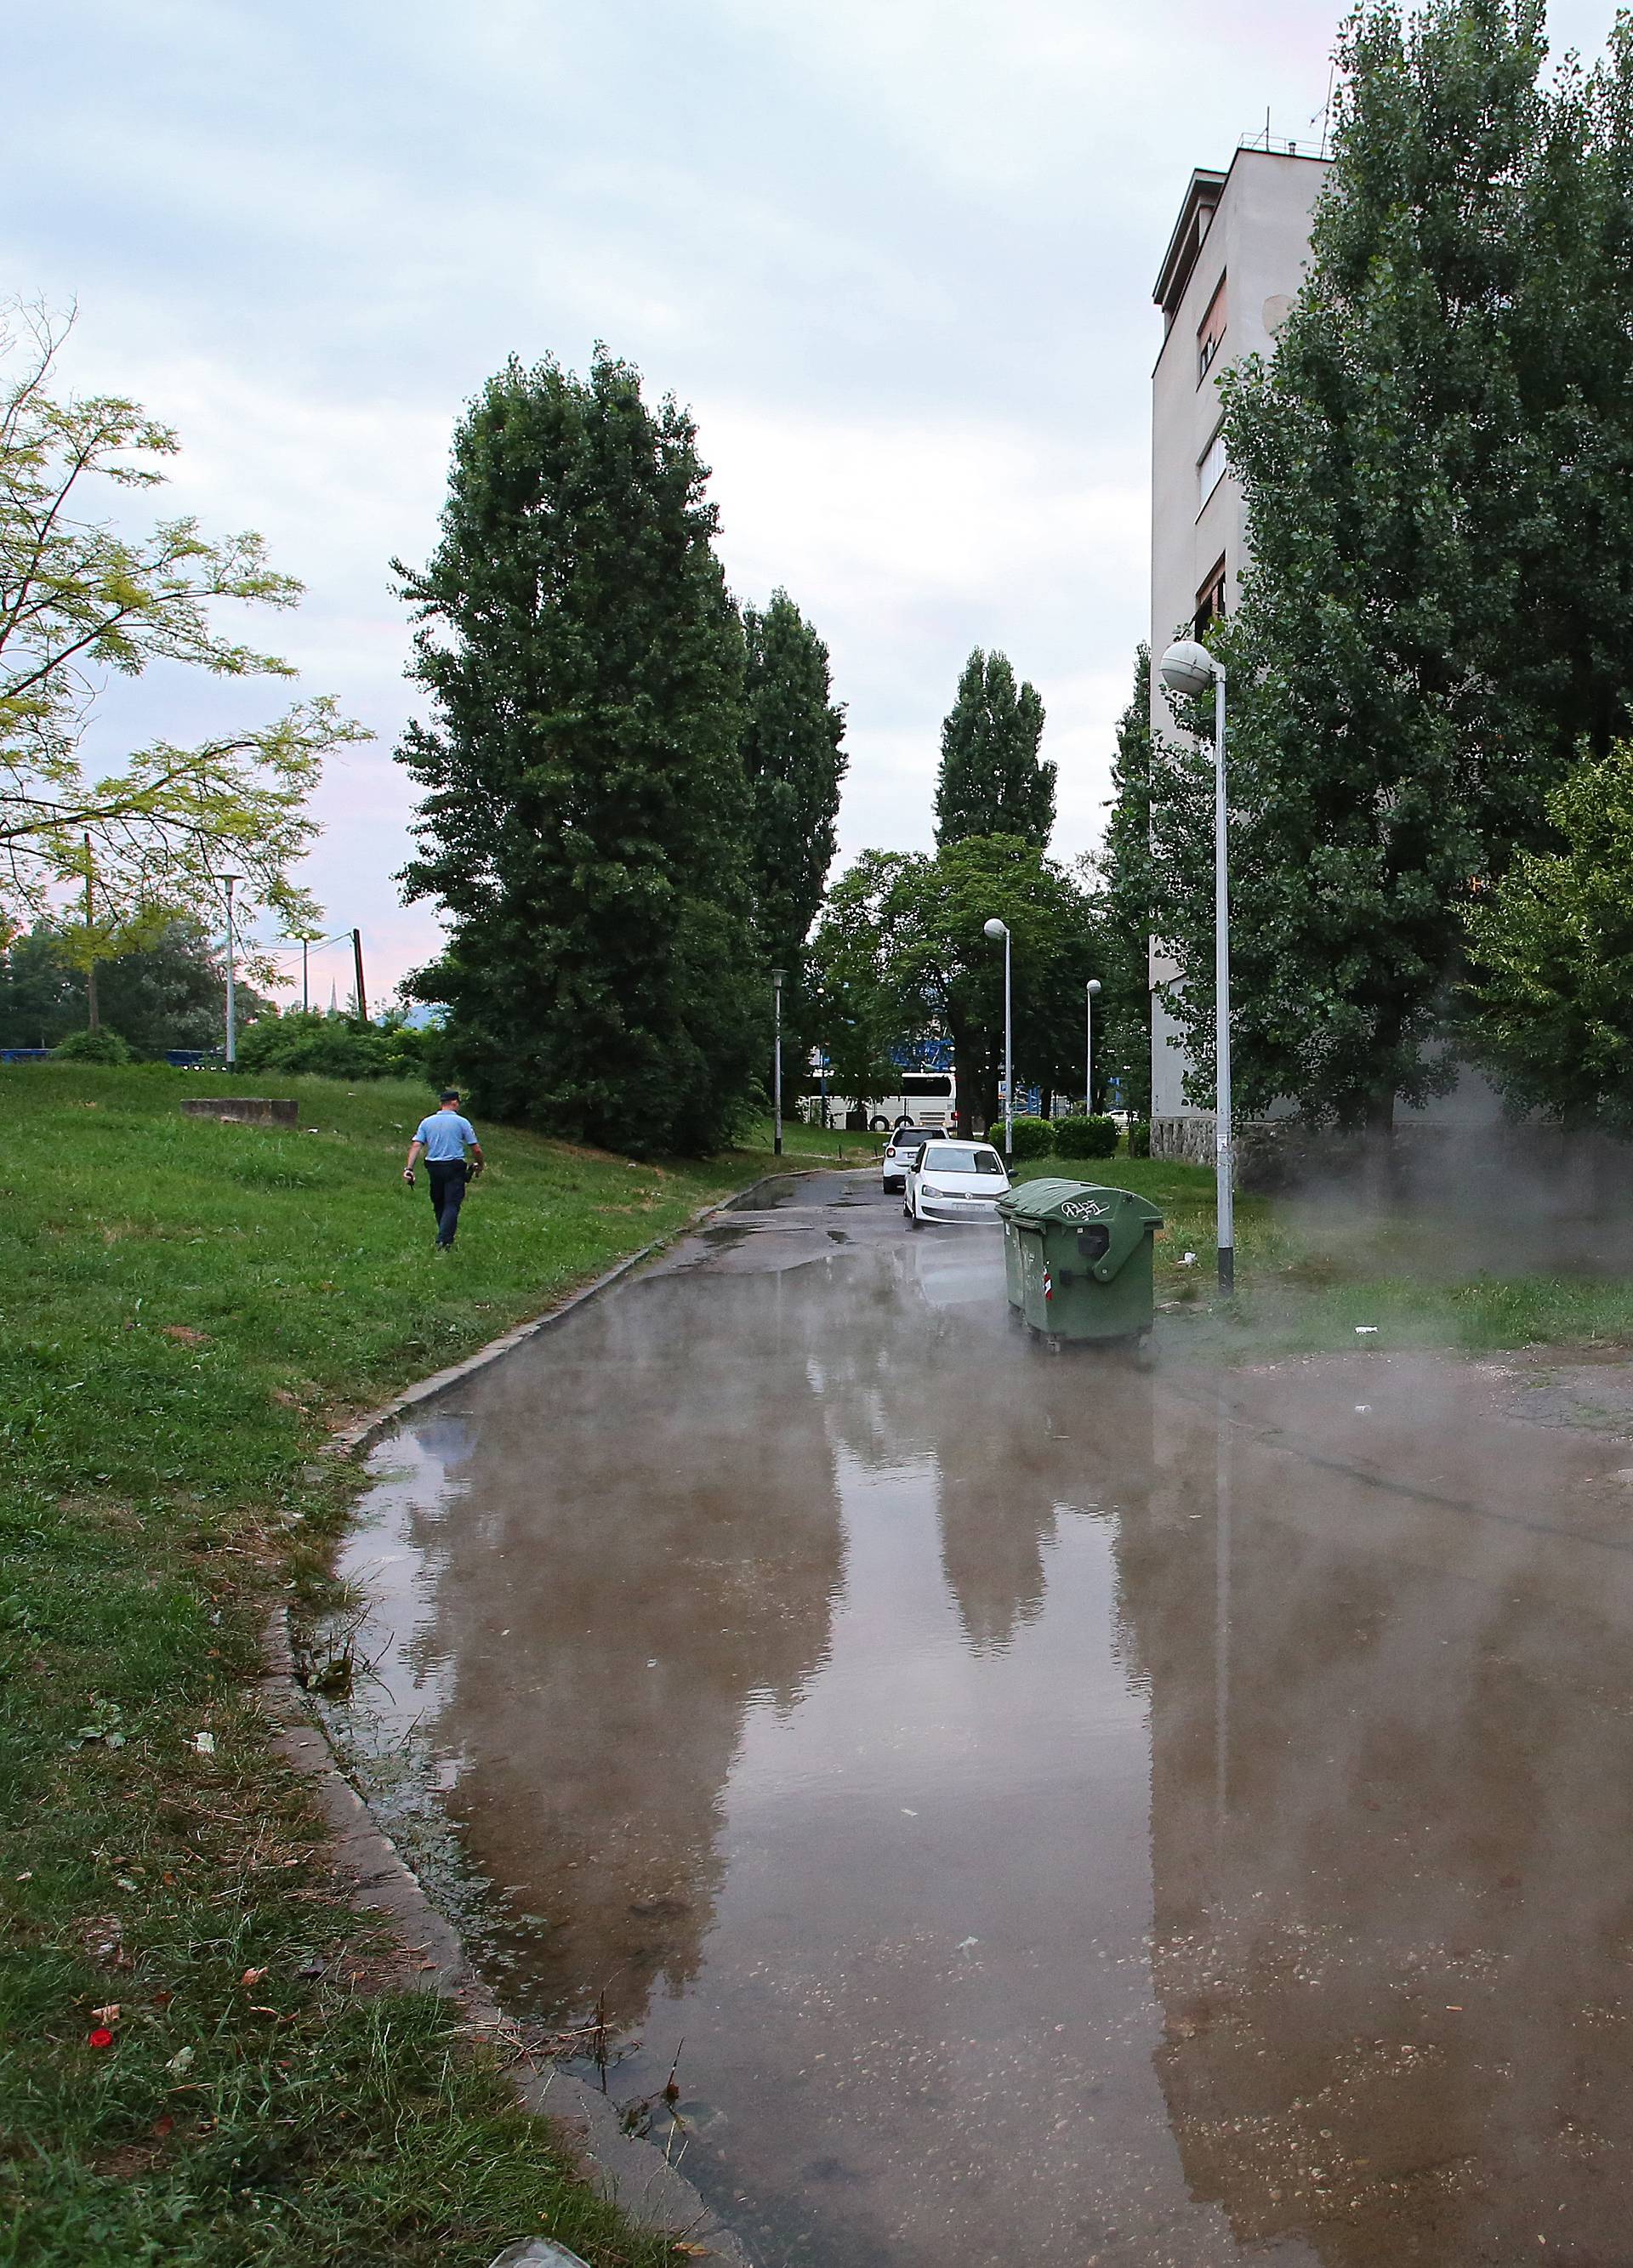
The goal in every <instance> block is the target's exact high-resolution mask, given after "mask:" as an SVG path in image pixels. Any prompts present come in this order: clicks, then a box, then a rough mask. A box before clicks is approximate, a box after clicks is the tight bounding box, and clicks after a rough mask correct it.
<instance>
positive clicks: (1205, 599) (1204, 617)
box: [1193, 556, 1225, 638]
mask: <svg viewBox="0 0 1633 2268" xmlns="http://www.w3.org/2000/svg"><path fill="white" fill-rule="evenodd" d="M1224 610H1225V563H1224V559H1223V556H1221V558H1220V560H1219V563H1218V564H1217V565H1216V567H1215V569H1214V571H1213V572H1212V574H1211V575H1209V577H1208V580H1207V581H1206V582H1205V583H1204V584H1203V585H1202V587H1201V590H1200V591H1199V592H1198V593H1197V594H1196V620H1195V623H1194V625H1193V631H1194V635H1195V636H1196V637H1199V638H1205V637H1207V636H1208V627H1209V625H1210V624H1211V623H1213V622H1218V621H1220V620H1221V619H1222V618H1223V614H1224Z"/></svg>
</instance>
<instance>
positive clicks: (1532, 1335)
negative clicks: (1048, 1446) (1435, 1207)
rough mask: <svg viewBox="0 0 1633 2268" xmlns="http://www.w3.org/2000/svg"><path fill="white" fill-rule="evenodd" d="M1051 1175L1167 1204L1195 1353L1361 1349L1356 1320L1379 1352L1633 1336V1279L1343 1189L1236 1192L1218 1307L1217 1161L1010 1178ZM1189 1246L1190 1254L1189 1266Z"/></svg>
mask: <svg viewBox="0 0 1633 2268" xmlns="http://www.w3.org/2000/svg"><path fill="white" fill-rule="evenodd" d="M1046 1174H1059V1175H1062V1176H1064V1177H1066V1178H1068V1179H1071V1180H1075V1181H1085V1182H1105V1183H1109V1184H1110V1185H1112V1187H1114V1188H1118V1189H1137V1190H1139V1192H1140V1194H1141V1195H1142V1197H1149V1198H1150V1200H1151V1202H1152V1203H1153V1204H1158V1205H1160V1206H1161V1207H1162V1209H1163V1213H1164V1227H1163V1228H1162V1229H1160V1230H1159V1231H1158V1233H1157V1243H1156V1296H1157V1299H1158V1300H1159V1302H1166V1303H1169V1314H1170V1315H1171V1322H1169V1324H1168V1329H1169V1331H1170V1332H1171V1335H1172V1343H1173V1344H1176V1345H1178V1346H1179V1347H1181V1348H1185V1349H1187V1350H1192V1351H1196V1352H1198V1353H1202V1352H1208V1353H1209V1354H1216V1355H1221V1356H1223V1357H1224V1358H1225V1359H1230V1357H1231V1356H1233V1355H1241V1356H1246V1355H1249V1354H1252V1353H1260V1352H1267V1353H1280V1352H1296V1351H1316V1350H1320V1349H1323V1348H1328V1349H1335V1348H1348V1349H1349V1350H1351V1351H1354V1350H1355V1348H1356V1345H1357V1344H1358V1342H1357V1338H1356V1329H1357V1327H1358V1326H1371V1329H1369V1330H1368V1331H1367V1334H1366V1337H1365V1339H1364V1342H1363V1343H1364V1344H1365V1345H1366V1346H1367V1348H1368V1349H1369V1350H1373V1351H1379V1352H1382V1351H1386V1350H1387V1349H1389V1348H1392V1347H1396V1348H1398V1347H1401V1346H1414V1347H1443V1348H1451V1349H1454V1350H1462V1351H1467V1352H1471V1353H1472V1352H1477V1351H1481V1350H1482V1349H1491V1348H1498V1347H1525V1346H1542V1345H1549V1344H1578V1343H1582V1342H1587V1343H1592V1344H1600V1345H1625V1344H1633V1277H1629V1276H1625V1275H1622V1276H1618V1275H1612V1274H1603V1275H1598V1274H1595V1275H1581V1274H1570V1273H1563V1272H1561V1273H1550V1272H1548V1270H1546V1269H1543V1268H1540V1267H1536V1266H1518V1267H1516V1266H1512V1265H1509V1266H1505V1267H1503V1268H1490V1267H1481V1266H1479V1265H1477V1264H1472V1263H1471V1260H1470V1256H1469V1245H1470V1242H1471V1241H1474V1240H1471V1239H1470V1238H1469V1237H1468V1236H1467V1234H1466V1233H1464V1232H1463V1231H1462V1230H1460V1229H1459V1224H1458V1223H1457V1222H1456V1221H1453V1220H1447V1219H1436V1218H1435V1217H1433V1216H1432V1215H1425V1214H1422V1213H1416V1214H1402V1215H1401V1216H1400V1217H1398V1218H1395V1219H1388V1220H1380V1219H1378V1218H1377V1217H1376V1216H1373V1215H1369V1214H1368V1213H1366V1212H1365V1211H1363V1209H1362V1208H1361V1207H1360V1206H1359V1204H1352V1203H1351V1202H1350V1201H1349V1200H1348V1199H1347V1198H1346V1197H1344V1196H1343V1195H1342V1194H1340V1193H1334V1194H1333V1195H1332V1196H1330V1197H1328V1198H1327V1199H1326V1201H1325V1203H1324V1204H1321V1205H1320V1206H1319V1207H1315V1206H1305V1205H1303V1204H1295V1203H1292V1202H1289V1201H1277V1200H1274V1199H1271V1198H1267V1197H1257V1196H1253V1195H1251V1194H1246V1193H1238V1197H1237V1204H1236V1275H1237V1297H1236V1299H1235V1300H1234V1301H1233V1302H1232V1303H1231V1305H1230V1308H1229V1309H1228V1310H1222V1309H1221V1308H1220V1307H1218V1305H1217V1304H1216V1267H1217V1262H1218V1246H1217V1244H1216V1241H1215V1237H1214V1176H1213V1173H1212V1170H1211V1168H1209V1167H1204V1166H1185V1165H1177V1164H1173V1163H1171V1162H1169V1161H1168V1160H1163V1159H1140V1158H1127V1157H1120V1156H1119V1157H1117V1158H1112V1159H1105V1160H1100V1159H1092V1160H1090V1159H1084V1160H1078V1159H1061V1158H1039V1159H1033V1160H1028V1161H1027V1162H1026V1163H1025V1164H1024V1165H1022V1166H1020V1167H1017V1169H1016V1180H1017V1181H1032V1180H1036V1179H1037V1178H1038V1176H1039V1175H1046ZM1532 1249H1533V1250H1534V1245H1533V1247H1532ZM1187 1253H1194V1254H1195V1256H1196V1258H1195V1261H1194V1262H1193V1263H1192V1264H1191V1265H1189V1266H1186V1263H1185V1256H1186V1254H1187ZM1374 1332H1376V1336H1373V1333H1374Z"/></svg>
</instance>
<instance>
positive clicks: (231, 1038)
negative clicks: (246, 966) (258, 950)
mask: <svg viewBox="0 0 1633 2268" xmlns="http://www.w3.org/2000/svg"><path fill="white" fill-rule="evenodd" d="M221 880H222V881H223V882H224V883H225V885H226V902H227V932H226V980H227V982H226V995H227V997H226V1061H227V1069H228V1070H229V1071H231V1070H232V1069H233V1065H234V1064H236V1063H237V1061H238V993H237V990H236V989H235V988H236V983H237V975H236V971H235V970H234V968H233V960H234V954H233V886H234V884H236V883H237V882H239V881H240V880H242V877H241V876H240V875H238V874H223V876H222V877H221Z"/></svg>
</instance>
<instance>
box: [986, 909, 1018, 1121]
mask: <svg viewBox="0 0 1633 2268" xmlns="http://www.w3.org/2000/svg"><path fill="white" fill-rule="evenodd" d="M986 935H987V936H988V937H990V938H991V939H993V941H994V944H996V942H997V940H998V939H1000V938H1001V939H1003V1153H1004V1156H1005V1157H1006V1158H1009V1159H1011V1160H1012V1159H1013V1158H1014V1156H1015V1057H1014V1051H1013V1048H1012V1046H1011V1035H1012V1032H1013V1029H1014V1021H1015V1018H1014V1010H1015V995H1014V991H1013V989H1012V987H1011V984H1010V981H1009V943H1010V939H1009V930H1008V928H1007V927H1006V925H1005V924H1003V923H1002V922H1001V921H998V920H996V919H994V920H993V921H989V922H988V923H987V924H986Z"/></svg>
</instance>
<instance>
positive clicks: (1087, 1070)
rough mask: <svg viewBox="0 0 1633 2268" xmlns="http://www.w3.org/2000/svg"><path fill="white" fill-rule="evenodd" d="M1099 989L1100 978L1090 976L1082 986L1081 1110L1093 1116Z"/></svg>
mask: <svg viewBox="0 0 1633 2268" xmlns="http://www.w3.org/2000/svg"><path fill="white" fill-rule="evenodd" d="M1099 989H1100V980H1099V978H1098V977H1097V976H1091V977H1090V979H1089V982H1088V983H1087V984H1085V985H1084V987H1083V998H1084V1000H1085V1002H1086V1003H1087V1006H1086V1009H1085V1013H1084V1017H1083V1110H1084V1113H1085V1115H1086V1116H1088V1117H1090V1118H1092V1117H1093V1116H1094V996H1095V994H1096V993H1097V991H1098V990H1099Z"/></svg>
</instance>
